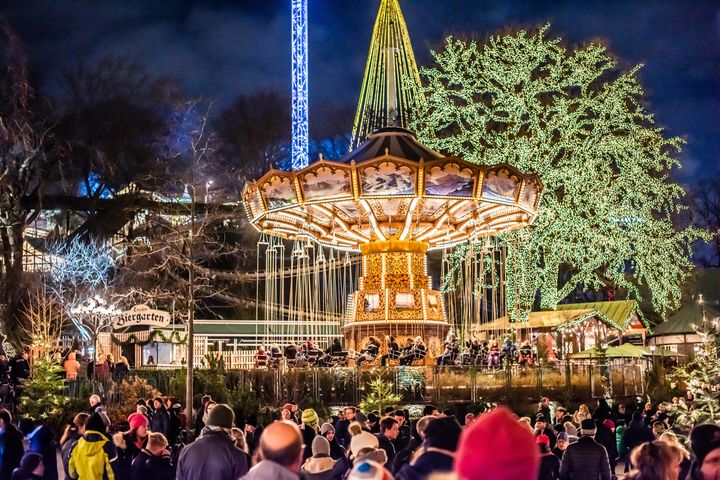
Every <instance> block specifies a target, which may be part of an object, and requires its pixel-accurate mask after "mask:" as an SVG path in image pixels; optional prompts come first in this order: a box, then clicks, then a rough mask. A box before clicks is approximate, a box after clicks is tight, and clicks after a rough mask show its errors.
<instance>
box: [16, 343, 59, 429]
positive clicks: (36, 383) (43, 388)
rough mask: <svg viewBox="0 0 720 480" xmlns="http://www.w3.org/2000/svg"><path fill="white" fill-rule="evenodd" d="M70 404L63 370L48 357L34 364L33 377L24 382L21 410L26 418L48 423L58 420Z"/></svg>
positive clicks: (40, 358)
mask: <svg viewBox="0 0 720 480" xmlns="http://www.w3.org/2000/svg"><path fill="white" fill-rule="evenodd" d="M67 402H68V398H67V397H66V396H65V380H64V375H63V369H62V367H60V365H58V364H57V363H55V362H54V361H53V360H52V359H51V358H50V357H48V356H41V357H39V358H37V359H36V360H35V361H34V362H33V366H32V375H31V376H30V378H28V379H27V380H25V381H24V382H23V392H22V397H21V401H20V410H21V412H22V414H23V416H25V417H29V418H32V419H33V420H39V421H46V420H52V419H56V418H58V417H59V416H61V415H62V414H63V412H64V407H65V405H66V404H67Z"/></svg>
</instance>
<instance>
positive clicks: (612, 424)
mask: <svg viewBox="0 0 720 480" xmlns="http://www.w3.org/2000/svg"><path fill="white" fill-rule="evenodd" d="M603 425H605V426H606V427H608V428H609V429H610V430H612V429H613V428H615V422H613V421H612V420H610V419H609V418H608V419H606V420H603Z"/></svg>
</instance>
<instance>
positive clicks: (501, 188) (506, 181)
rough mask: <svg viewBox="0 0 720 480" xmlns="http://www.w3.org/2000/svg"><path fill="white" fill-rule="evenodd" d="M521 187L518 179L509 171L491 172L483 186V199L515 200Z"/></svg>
mask: <svg viewBox="0 0 720 480" xmlns="http://www.w3.org/2000/svg"><path fill="white" fill-rule="evenodd" d="M519 186H520V182H519V181H518V179H517V178H516V177H515V176H513V175H511V174H510V172H508V171H507V170H500V171H498V172H489V173H488V174H487V177H486V178H485V185H483V195H482V196H483V198H486V199H488V200H502V201H508V200H511V201H512V200H515V196H516V195H517V190H518V188H519Z"/></svg>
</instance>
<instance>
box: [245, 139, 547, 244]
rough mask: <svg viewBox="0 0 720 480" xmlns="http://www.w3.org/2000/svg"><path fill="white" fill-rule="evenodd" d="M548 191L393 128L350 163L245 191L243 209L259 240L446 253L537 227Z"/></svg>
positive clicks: (322, 164)
mask: <svg viewBox="0 0 720 480" xmlns="http://www.w3.org/2000/svg"><path fill="white" fill-rule="evenodd" d="M541 191H542V185H541V183H540V180H539V179H538V177H537V176H536V175H526V174H523V173H520V172H519V171H517V170H516V169H514V168H512V167H510V166H507V165H493V166H481V165H475V164H472V163H469V162H465V161H464V160H462V159H460V158H456V157H446V156H443V155H442V154H440V153H437V152H434V151H432V150H431V149H429V148H427V147H425V146H423V145H422V144H421V143H419V142H418V141H417V139H416V138H415V135H414V134H413V133H412V132H410V131H408V130H405V129H402V128H396V127H394V128H385V129H381V130H378V131H376V132H375V133H372V134H371V135H370V136H369V138H368V140H367V141H366V142H365V143H363V144H362V145H361V146H359V147H358V148H357V149H356V150H354V151H352V152H350V153H349V154H348V155H347V156H346V157H345V158H343V159H342V161H339V162H331V161H327V160H323V159H322V158H321V159H320V160H319V161H317V162H315V163H313V164H312V165H310V166H308V167H306V168H303V169H301V170H298V171H292V172H286V171H280V170H270V171H269V172H268V173H266V174H265V175H263V176H262V177H261V178H260V179H259V180H258V181H256V182H251V183H249V184H248V185H246V187H245V190H244V192H243V201H244V205H245V208H246V211H247V214H248V217H249V218H250V222H251V223H252V225H253V226H254V227H255V228H256V229H257V230H258V231H260V232H262V233H267V234H270V235H274V236H279V237H283V238H288V239H294V240H297V239H309V240H315V241H317V242H319V243H320V244H322V245H326V246H329V247H333V248H339V249H346V250H359V247H360V245H361V244H366V243H370V242H374V241H387V240H400V241H416V242H423V243H425V244H427V246H428V248H429V249H437V248H445V247H450V246H453V245H456V244H458V243H461V242H464V241H467V240H469V239H471V238H480V237H487V236H494V235H497V234H500V233H503V232H507V231H511V230H515V229H518V228H522V227H524V226H526V225H529V224H530V223H532V222H533V221H534V220H535V217H536V216H537V212H538V207H539V204H540V194H541Z"/></svg>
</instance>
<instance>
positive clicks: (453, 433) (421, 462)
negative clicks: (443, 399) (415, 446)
mask: <svg viewBox="0 0 720 480" xmlns="http://www.w3.org/2000/svg"><path fill="white" fill-rule="evenodd" d="M461 433H462V428H461V427H460V424H459V423H458V422H457V420H455V417H443V418H437V419H433V420H431V421H430V422H429V423H428V424H427V426H426V427H425V429H424V432H423V434H424V436H425V441H424V443H423V446H424V451H423V453H421V454H420V456H419V457H417V459H415V461H414V462H412V463H410V464H407V465H404V466H403V467H402V468H400V470H399V471H398V472H397V474H396V476H395V480H425V479H426V478H428V477H429V476H430V475H431V474H435V473H448V472H452V468H453V460H454V457H455V451H456V450H457V446H458V442H459V441H460V434H461Z"/></svg>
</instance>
